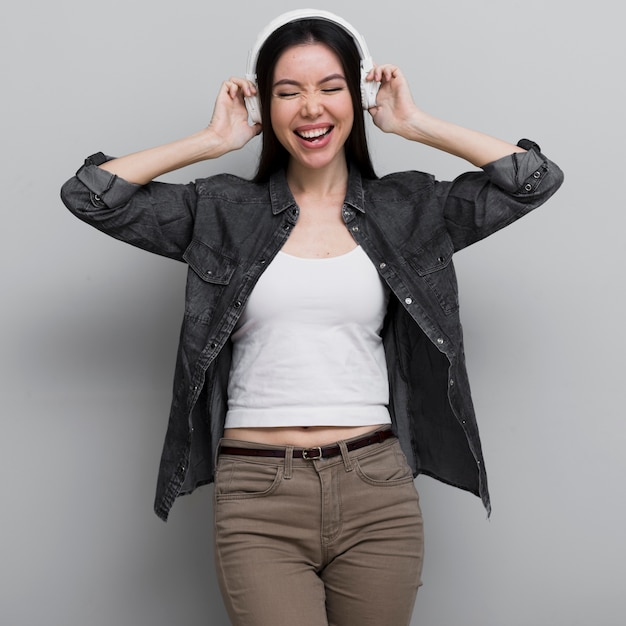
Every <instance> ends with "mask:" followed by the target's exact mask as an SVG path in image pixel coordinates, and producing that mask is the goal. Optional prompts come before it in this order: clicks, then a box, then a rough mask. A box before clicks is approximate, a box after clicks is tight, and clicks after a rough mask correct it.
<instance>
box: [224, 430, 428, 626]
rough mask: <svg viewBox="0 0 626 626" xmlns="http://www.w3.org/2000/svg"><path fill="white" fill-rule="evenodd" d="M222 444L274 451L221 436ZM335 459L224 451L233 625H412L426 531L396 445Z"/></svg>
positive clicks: (228, 602) (228, 600)
mask: <svg viewBox="0 0 626 626" xmlns="http://www.w3.org/2000/svg"><path fill="white" fill-rule="evenodd" d="M221 445H231V446H237V447H254V448H263V447H275V446H263V445H262V444H249V443H246V442H241V441H234V440H225V439H224V440H222V442H221ZM340 446H341V449H342V454H341V455H340V456H336V457H332V458H329V459H318V460H307V459H298V458H293V457H292V455H291V452H292V450H293V448H291V447H289V446H286V447H285V448H284V450H285V457H284V458H278V459H277V458H266V457H248V456H228V455H225V454H221V455H220V457H219V460H218V467H217V474H216V480H215V544H216V549H215V555H216V567H217V574H218V580H219V584H220V588H221V591H222V596H223V598H224V603H225V606H226V609H227V611H228V614H229V616H230V619H231V620H232V623H233V625H234V626H270V625H271V626H283V625H284V626H287V625H289V626H293V625H294V624H297V625H298V626H327V625H328V626H403V625H408V624H409V622H410V619H411V613H412V611H413V605H414V602H415V596H416V593H417V589H418V587H419V585H420V584H421V580H420V575H421V569H422V560H423V527H422V516H421V512H420V508H419V501H418V500H419V499H418V495H417V492H416V490H415V486H414V483H413V477H412V475H411V470H410V469H409V467H408V465H407V463H406V459H405V457H404V454H403V453H402V451H401V449H400V445H399V443H398V440H397V439H396V438H392V439H388V440H386V441H383V442H382V443H375V444H372V445H369V446H367V447H365V448H362V449H360V450H355V451H352V452H348V451H347V449H346V447H345V443H344V442H340Z"/></svg>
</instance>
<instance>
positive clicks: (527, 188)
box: [524, 183, 533, 191]
mask: <svg viewBox="0 0 626 626" xmlns="http://www.w3.org/2000/svg"><path fill="white" fill-rule="evenodd" d="M532 188H533V186H532V185H531V184H530V183H526V184H525V185H524V189H526V191H532Z"/></svg>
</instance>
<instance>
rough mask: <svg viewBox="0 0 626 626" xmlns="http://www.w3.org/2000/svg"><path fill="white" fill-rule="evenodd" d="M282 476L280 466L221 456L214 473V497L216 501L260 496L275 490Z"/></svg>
mask: <svg viewBox="0 0 626 626" xmlns="http://www.w3.org/2000/svg"><path fill="white" fill-rule="evenodd" d="M282 478H283V468H282V467H279V466H275V465H267V464H262V463H255V462H250V461H244V460H240V459H238V460H231V459H225V458H223V459H220V460H219V461H218V464H217V471H216V473H215V498H216V500H217V501H218V502H220V501H225V500H243V499H250V498H262V497H264V496H268V495H270V494H271V493H273V492H274V491H276V489H277V488H278V486H279V485H280V483H281V481H282Z"/></svg>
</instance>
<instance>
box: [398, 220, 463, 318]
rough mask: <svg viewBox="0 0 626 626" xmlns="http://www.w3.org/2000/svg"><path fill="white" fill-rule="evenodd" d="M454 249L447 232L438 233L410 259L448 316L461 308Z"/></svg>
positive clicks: (410, 262) (412, 265)
mask: <svg viewBox="0 0 626 626" xmlns="http://www.w3.org/2000/svg"><path fill="white" fill-rule="evenodd" d="M453 254H454V247H453V245H452V241H451V240H450V238H449V237H448V234H447V233H445V232H441V233H438V234H437V235H436V236H435V237H433V238H432V239H431V240H430V241H428V242H427V243H426V244H425V245H424V246H423V247H422V248H421V249H420V250H419V252H417V253H416V254H414V255H412V256H410V257H409V258H408V262H409V264H410V265H411V267H412V268H413V269H414V270H415V271H416V272H417V274H418V275H419V276H420V277H421V278H422V279H423V280H424V282H425V283H426V285H428V288H429V290H430V292H431V293H432V294H433V295H434V296H435V299H436V300H437V302H438V303H439V306H440V307H441V308H442V309H443V311H444V312H445V313H446V314H449V313H453V312H454V311H457V310H458V308H459V290H458V285H457V281H456V273H455V271H454V265H453V263H452V255H453Z"/></svg>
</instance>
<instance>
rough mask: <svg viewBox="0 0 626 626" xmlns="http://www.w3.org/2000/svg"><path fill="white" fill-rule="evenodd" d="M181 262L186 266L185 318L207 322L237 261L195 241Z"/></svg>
mask: <svg viewBox="0 0 626 626" xmlns="http://www.w3.org/2000/svg"><path fill="white" fill-rule="evenodd" d="M183 259H184V260H185V261H186V262H187V264H188V265H189V272H188V275H187V292H186V295H185V316H186V317H188V318H191V319H194V320H197V321H202V322H208V321H209V320H210V318H211V316H212V315H213V313H214V311H215V308H216V306H217V302H218V300H219V298H220V297H221V296H222V295H223V292H224V289H225V288H226V286H227V285H228V284H229V283H230V281H231V279H232V277H233V274H234V273H235V270H236V269H237V262H236V261H235V259H233V258H232V257H230V256H228V255H226V254H224V253H222V252H218V251H217V250H214V249H213V248H211V247H210V246H208V245H207V244H205V243H203V242H201V241H198V240H195V239H194V240H193V241H192V242H191V244H189V247H188V248H187V250H185V253H184V254H183Z"/></svg>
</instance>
